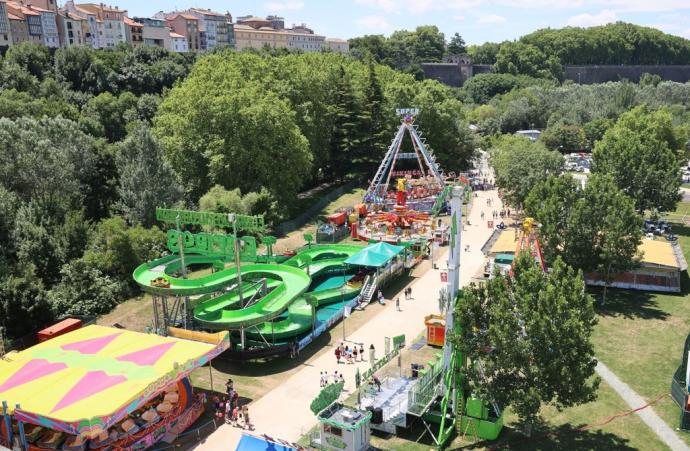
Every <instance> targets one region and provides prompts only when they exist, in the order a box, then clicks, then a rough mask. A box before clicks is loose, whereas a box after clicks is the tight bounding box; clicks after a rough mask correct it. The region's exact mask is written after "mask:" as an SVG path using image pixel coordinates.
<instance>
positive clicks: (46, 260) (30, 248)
mask: <svg viewBox="0 0 690 451" xmlns="http://www.w3.org/2000/svg"><path fill="white" fill-rule="evenodd" d="M49 222H50V217H48V216H47V215H45V213H44V212H41V211H40V210H39V209H37V208H36V207H34V206H33V205H31V204H28V205H24V206H22V207H21V208H20V209H19V211H18V212H17V219H16V221H15V225H14V236H13V237H12V239H13V241H14V245H15V246H16V250H17V266H20V267H22V266H25V267H26V266H32V267H33V268H35V270H36V273H37V274H38V276H39V277H40V278H41V280H42V281H43V282H44V283H45V284H46V285H48V286H51V285H52V284H53V283H55V282H56V281H57V280H58V278H59V273H60V266H61V264H62V262H63V261H64V258H65V255H64V252H63V251H64V249H63V247H62V246H61V243H60V241H59V239H58V238H57V237H56V236H55V234H53V233H51V231H50V230H49V229H48V226H49Z"/></svg>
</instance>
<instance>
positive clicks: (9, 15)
mask: <svg viewBox="0 0 690 451" xmlns="http://www.w3.org/2000/svg"><path fill="white" fill-rule="evenodd" d="M7 17H8V18H9V19H10V20H24V19H22V18H21V17H19V16H15V15H14V14H12V13H7Z"/></svg>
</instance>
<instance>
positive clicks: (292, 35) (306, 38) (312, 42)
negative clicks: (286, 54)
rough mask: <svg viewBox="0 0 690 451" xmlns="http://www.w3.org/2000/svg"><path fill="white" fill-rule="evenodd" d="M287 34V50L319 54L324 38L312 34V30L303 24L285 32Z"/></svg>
mask: <svg viewBox="0 0 690 451" xmlns="http://www.w3.org/2000/svg"><path fill="white" fill-rule="evenodd" d="M285 31H286V32H287V33H288V36H289V37H288V48H290V49H299V50H302V51H304V52H320V51H321V48H322V47H323V41H324V40H325V39H326V37H325V36H320V35H318V34H314V30H312V29H310V28H307V26H306V25H305V24H302V25H298V26H294V25H293V27H292V28H291V29H288V30H285Z"/></svg>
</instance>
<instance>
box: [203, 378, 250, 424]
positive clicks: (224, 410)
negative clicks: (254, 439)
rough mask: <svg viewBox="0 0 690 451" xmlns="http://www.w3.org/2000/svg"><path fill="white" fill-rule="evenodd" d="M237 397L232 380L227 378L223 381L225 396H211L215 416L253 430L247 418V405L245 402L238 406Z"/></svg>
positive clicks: (238, 397) (228, 422)
mask: <svg viewBox="0 0 690 451" xmlns="http://www.w3.org/2000/svg"><path fill="white" fill-rule="evenodd" d="M239 399H240V396H239V394H238V393H237V390H235V387H234V383H233V380H232V379H228V381H227V382H226V383H225V396H222V397H220V396H214V397H213V403H214V407H215V409H216V418H217V419H218V420H220V421H224V422H225V423H227V424H230V425H232V426H235V427H241V428H242V429H249V430H253V429H254V426H253V425H252V423H251V420H250V419H249V407H248V406H247V405H246V404H245V405H244V406H240V403H239Z"/></svg>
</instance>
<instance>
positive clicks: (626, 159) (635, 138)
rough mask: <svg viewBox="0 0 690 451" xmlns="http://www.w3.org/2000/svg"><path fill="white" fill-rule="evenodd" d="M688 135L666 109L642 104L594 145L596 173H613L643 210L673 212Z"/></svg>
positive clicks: (593, 168) (622, 118) (638, 209)
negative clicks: (674, 122) (675, 123)
mask: <svg viewBox="0 0 690 451" xmlns="http://www.w3.org/2000/svg"><path fill="white" fill-rule="evenodd" d="M686 140H687V136H686V135H685V133H683V132H682V131H681V130H679V129H678V128H676V127H674V125H673V118H672V116H671V114H670V112H669V111H668V110H667V109H665V108H662V109H659V110H657V111H649V110H648V109H647V108H646V107H644V106H639V107H636V108H634V109H632V110H631V111H629V112H628V113H625V114H623V115H622V116H621V117H620V119H619V120H618V122H616V124H615V125H614V126H613V127H612V128H610V129H609V130H608V131H607V132H606V133H605V134H604V137H603V139H602V140H601V141H599V142H597V145H596V147H595V148H594V154H593V157H594V161H593V167H592V170H593V172H597V173H605V174H610V175H611V176H612V177H613V179H614V181H615V182H616V184H617V185H618V186H619V187H620V188H621V189H622V190H623V191H624V192H625V193H626V194H627V195H629V196H630V197H631V198H632V199H633V201H634V202H635V208H636V209H637V211H639V212H644V211H645V210H651V209H658V210H661V211H673V210H675V208H676V203H677V202H678V201H679V200H680V192H679V188H680V185H681V174H680V170H679V169H680V166H681V162H682V160H683V158H684V152H683V147H684V145H685V142H686Z"/></svg>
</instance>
